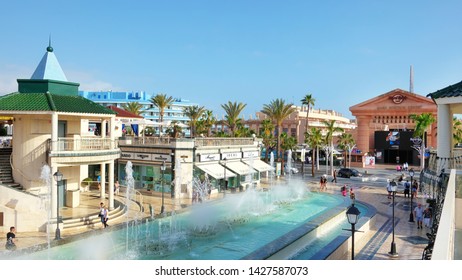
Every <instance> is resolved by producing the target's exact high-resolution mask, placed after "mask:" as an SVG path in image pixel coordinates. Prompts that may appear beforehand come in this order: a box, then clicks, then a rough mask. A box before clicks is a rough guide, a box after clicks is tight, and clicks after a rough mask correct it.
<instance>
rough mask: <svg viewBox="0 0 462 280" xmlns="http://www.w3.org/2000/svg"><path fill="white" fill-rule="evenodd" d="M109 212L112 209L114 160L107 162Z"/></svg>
mask: <svg viewBox="0 0 462 280" xmlns="http://www.w3.org/2000/svg"><path fill="white" fill-rule="evenodd" d="M108 177H109V210H112V209H114V160H111V161H110V162H109V174H108Z"/></svg>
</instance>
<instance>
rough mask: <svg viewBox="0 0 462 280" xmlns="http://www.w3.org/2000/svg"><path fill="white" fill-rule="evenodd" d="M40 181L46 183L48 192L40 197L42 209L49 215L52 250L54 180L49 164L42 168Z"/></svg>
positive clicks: (48, 236)
mask: <svg viewBox="0 0 462 280" xmlns="http://www.w3.org/2000/svg"><path fill="white" fill-rule="evenodd" d="M40 179H41V180H42V181H43V182H44V183H45V187H46V192H45V194H44V195H40V202H41V204H40V208H41V209H44V210H45V211H46V213H47V225H46V233H47V248H50V243H51V237H50V227H51V190H52V185H51V184H52V180H51V168H50V166H49V165H48V164H45V165H44V166H42V169H41V171H40Z"/></svg>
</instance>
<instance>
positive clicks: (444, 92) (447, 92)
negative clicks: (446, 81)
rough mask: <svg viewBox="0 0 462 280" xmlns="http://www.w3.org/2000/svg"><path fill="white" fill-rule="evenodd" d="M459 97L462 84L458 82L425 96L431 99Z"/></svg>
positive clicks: (461, 91)
mask: <svg viewBox="0 0 462 280" xmlns="http://www.w3.org/2000/svg"><path fill="white" fill-rule="evenodd" d="M459 96H462V82H458V83H457V84H453V85H451V86H448V87H445V88H443V89H440V90H437V91H435V92H433V93H429V94H427V97H431V98H433V99H438V98H443V97H459Z"/></svg>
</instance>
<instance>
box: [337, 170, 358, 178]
mask: <svg viewBox="0 0 462 280" xmlns="http://www.w3.org/2000/svg"><path fill="white" fill-rule="evenodd" d="M337 176H338V177H343V178H350V177H362V176H363V175H362V174H361V173H360V172H359V171H358V170H356V169H354V168H340V169H339V170H338V172H337Z"/></svg>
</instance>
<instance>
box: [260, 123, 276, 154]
mask: <svg viewBox="0 0 462 280" xmlns="http://www.w3.org/2000/svg"><path fill="white" fill-rule="evenodd" d="M260 137H261V138H262V143H263V145H264V146H265V150H266V153H265V161H266V162H268V157H269V150H270V148H271V147H273V146H274V144H275V141H274V124H273V122H272V121H271V120H270V119H264V120H263V121H262V122H261V128H260Z"/></svg>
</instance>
